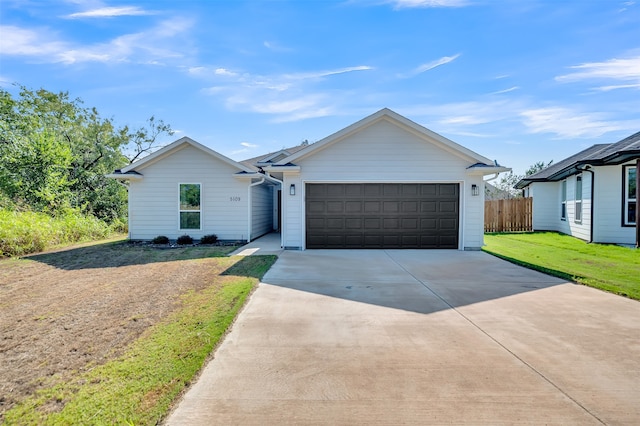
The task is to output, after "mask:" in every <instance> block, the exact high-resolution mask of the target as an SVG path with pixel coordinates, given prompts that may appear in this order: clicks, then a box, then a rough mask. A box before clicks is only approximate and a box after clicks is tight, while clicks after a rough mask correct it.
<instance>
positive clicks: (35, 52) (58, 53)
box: [0, 18, 192, 65]
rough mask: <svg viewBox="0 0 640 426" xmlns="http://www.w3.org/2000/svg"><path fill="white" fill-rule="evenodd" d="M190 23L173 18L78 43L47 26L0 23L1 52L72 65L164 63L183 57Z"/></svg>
mask: <svg viewBox="0 0 640 426" xmlns="http://www.w3.org/2000/svg"><path fill="white" fill-rule="evenodd" d="M191 26H192V22H191V21H190V20H186V19H178V18H174V19H171V20H167V21H164V22H161V23H159V24H158V25H157V26H155V27H153V28H150V29H148V30H145V31H141V32H138V33H132V34H125V35H122V36H119V37H116V38H114V39H112V40H109V41H106V42H102V43H95V44H89V45H87V44H80V43H76V42H72V41H68V40H64V39H62V38H60V36H59V35H58V34H57V33H55V32H53V31H51V30H49V29H46V28H33V29H25V28H20V27H16V26H0V33H2V35H3V37H2V38H1V39H0V51H1V52H2V54H3V55H11V56H27V57H32V58H34V59H36V60H37V61H41V62H52V63H56V62H58V63H65V64H75V63H82V62H109V63H116V62H135V63H141V64H156V65H159V64H163V60H167V59H172V58H173V59H175V58H181V57H183V56H184V51H185V48H184V44H180V41H179V39H180V37H179V36H181V35H184V34H186V32H187V30H188V29H189V28H190V27H191Z"/></svg>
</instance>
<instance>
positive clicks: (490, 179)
mask: <svg viewBox="0 0 640 426" xmlns="http://www.w3.org/2000/svg"><path fill="white" fill-rule="evenodd" d="M499 174H500V173H494V174H493V177H491V178H489V179H482V180H483V181H485V182H491V181H492V180H495V179H497V178H498V175H499Z"/></svg>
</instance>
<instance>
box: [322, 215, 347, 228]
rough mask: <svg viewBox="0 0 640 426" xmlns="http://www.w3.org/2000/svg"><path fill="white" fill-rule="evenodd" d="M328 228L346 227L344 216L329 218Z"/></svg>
mask: <svg viewBox="0 0 640 426" xmlns="http://www.w3.org/2000/svg"><path fill="white" fill-rule="evenodd" d="M326 223H327V229H344V219H343V218H330V217H329V218H327V221H326Z"/></svg>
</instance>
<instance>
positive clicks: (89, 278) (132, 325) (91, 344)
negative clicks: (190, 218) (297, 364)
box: [0, 242, 275, 424]
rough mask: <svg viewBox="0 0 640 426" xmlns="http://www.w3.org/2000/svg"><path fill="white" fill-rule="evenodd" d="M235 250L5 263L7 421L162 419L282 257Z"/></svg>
mask: <svg viewBox="0 0 640 426" xmlns="http://www.w3.org/2000/svg"><path fill="white" fill-rule="evenodd" d="M233 249H234V247H207V248H200V247H194V248H180V249H173V250H157V249H153V248H149V247H140V246H132V245H129V244H127V243H126V242H115V243H108V244H98V245H93V246H89V247H81V248H75V249H71V250H66V251H61V252H58V253H50V254H42V255H37V256H32V257H29V258H24V259H6V260H3V261H0V336H2V338H1V340H0V357H1V358H2V362H1V363H0V395H2V397H1V399H0V421H1V420H2V418H3V417H5V420H7V422H11V423H13V422H19V423H22V422H24V423H30V422H35V423H58V422H62V423H82V422H91V423H96V424H97V423H123V422H125V421H134V422H135V423H137V424H138V423H142V424H145V423H154V422H155V421H157V420H158V419H159V418H161V417H162V415H164V413H165V412H166V409H167V407H168V406H169V404H170V402H171V401H172V399H173V398H174V397H175V395H176V394H177V393H179V392H180V391H181V389H183V388H184V386H185V384H186V383H188V382H189V380H190V377H192V376H193V374H195V372H196V371H197V370H198V369H199V368H200V366H201V365H202V362H203V360H204V358H206V355H207V354H208V353H209V352H210V351H211V348H213V345H215V344H216V343H217V341H218V338H219V337H220V336H221V335H222V334H223V333H224V331H225V330H226V328H227V326H228V324H229V323H230V322H231V321H232V320H233V318H234V316H235V314H236V312H237V310H238V309H239V308H240V307H241V306H242V303H244V300H245V298H246V296H247V295H248V294H249V292H250V291H251V289H252V288H253V286H255V284H256V283H257V282H258V278H259V277H261V276H262V274H264V272H266V270H267V269H268V268H269V267H270V265H271V264H272V263H273V261H275V257H267V256H258V257H255V258H251V259H253V260H248V259H242V258H238V257H232V258H230V257H226V254H227V253H229V252H230V251H231V250H233ZM232 267H234V269H232V270H233V271H234V274H229V273H228V271H229V270H230V268H232ZM194 321H195V322H194ZM177 336H178V337H180V338H184V339H186V340H184V339H183V340H180V339H178V337H177ZM176 344H177V345H178V346H177V347H175V345H176ZM184 365H188V366H187V367H186V368H182V367H180V366H184ZM194 366H195V367H194ZM178 367H179V368H178ZM127 377H128V378H130V379H131V378H135V380H133V382H130V380H129V382H127V380H126V378H127ZM105 395H115V396H117V398H116V400H118V401H120V402H121V403H118V404H116V403H115V402H114V400H111V399H110V397H106V396H105ZM74 407H75V408H74ZM89 407H94V409H89ZM10 410H11V411H10ZM82 412H88V413H89V414H88V415H89V416H90V418H87V417H76V414H77V413H82ZM74 413H76V414H74ZM85 414H86V413H85Z"/></svg>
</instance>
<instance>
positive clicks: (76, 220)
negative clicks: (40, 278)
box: [0, 209, 126, 257]
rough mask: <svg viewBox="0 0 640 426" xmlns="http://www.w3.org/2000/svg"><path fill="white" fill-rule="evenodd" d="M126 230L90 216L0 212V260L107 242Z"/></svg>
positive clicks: (121, 224) (117, 224) (74, 213)
mask: <svg viewBox="0 0 640 426" xmlns="http://www.w3.org/2000/svg"><path fill="white" fill-rule="evenodd" d="M123 230H126V224H124V223H121V222H118V223H116V224H113V225H108V224H107V223H105V222H103V221H102V220H100V219H97V218H95V217H93V216H85V215H82V214H80V213H77V212H74V211H70V212H67V213H65V214H63V215H59V216H56V217H52V216H49V215H47V214H45V213H36V212H30V211H11V210H4V209H0V257H9V256H22V255H25V254H29V253H37V252H40V251H43V250H45V249H47V248H50V247H54V246H57V245H60V244H68V243H75V242H80V241H89V240H96V239H101V238H107V237H109V236H111V235H113V234H115V233H118V232H122V231H123Z"/></svg>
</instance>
